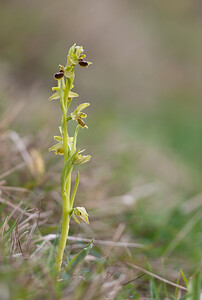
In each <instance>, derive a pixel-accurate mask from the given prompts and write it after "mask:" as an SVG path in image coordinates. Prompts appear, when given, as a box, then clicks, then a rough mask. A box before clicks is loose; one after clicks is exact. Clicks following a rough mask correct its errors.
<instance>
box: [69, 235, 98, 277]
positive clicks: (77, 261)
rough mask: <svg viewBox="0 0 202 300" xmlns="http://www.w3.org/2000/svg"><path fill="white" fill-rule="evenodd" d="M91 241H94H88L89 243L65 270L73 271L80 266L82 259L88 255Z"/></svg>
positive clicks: (91, 244) (91, 245)
mask: <svg viewBox="0 0 202 300" xmlns="http://www.w3.org/2000/svg"><path fill="white" fill-rule="evenodd" d="M93 241H94V239H92V241H90V243H89V244H88V245H87V246H86V247H85V248H83V249H82V250H81V252H79V253H78V254H77V255H76V256H75V257H74V258H73V259H72V260H71V261H70V262H69V263H68V265H67V267H66V268H65V270H68V271H73V270H74V269H75V267H76V266H77V265H78V264H80V263H81V262H82V261H83V260H84V258H85V257H86V256H87V255H88V253H89V252H90V249H91V248H92V247H93Z"/></svg>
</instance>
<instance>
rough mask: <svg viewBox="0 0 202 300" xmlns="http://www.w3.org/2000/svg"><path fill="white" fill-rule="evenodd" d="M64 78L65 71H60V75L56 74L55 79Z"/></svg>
mask: <svg viewBox="0 0 202 300" xmlns="http://www.w3.org/2000/svg"><path fill="white" fill-rule="evenodd" d="M63 77H64V71H63V70H60V71H59V72H58V73H55V74H54V78H55V79H61V78H63Z"/></svg>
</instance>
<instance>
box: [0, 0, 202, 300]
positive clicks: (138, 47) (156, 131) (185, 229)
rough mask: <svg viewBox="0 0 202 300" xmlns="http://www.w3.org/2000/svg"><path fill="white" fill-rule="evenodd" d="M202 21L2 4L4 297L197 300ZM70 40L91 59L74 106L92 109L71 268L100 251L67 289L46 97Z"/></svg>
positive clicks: (186, 13) (177, 8)
mask: <svg viewBox="0 0 202 300" xmlns="http://www.w3.org/2000/svg"><path fill="white" fill-rule="evenodd" d="M97 12H99V13H97ZM201 16H202V15H201V4H200V3H199V1H192V2H191V1H182V0H180V1H179V2H178V3H177V4H176V3H175V1H170V2H169V3H163V4H162V3H161V2H160V1H157V2H156V3H155V4H148V3H146V1H136V2H135V3H134V2H132V1H126V2H121V1H117V2H115V1H111V2H110V3H109V2H107V1H102V2H98V1H97V2H92V1H87V3H85V5H84V4H81V3H80V2H79V1H74V2H71V1H69V2H66V1H60V5H59V6H58V3H55V2H53V1H44V2H43V3H42V2H40V1H35V2H32V3H30V5H27V4H26V1H16V2H15V3H14V2H11V1H10V2H9V1H8V2H7V3H1V4H0V18H1V21H2V23H3V24H4V27H2V28H1V29H0V41H1V57H0V66H1V68H0V145H1V147H0V239H1V246H0V292H1V295H0V299H1V300H10V299H11V300H20V299H30V300H35V299H36V300H39V299H54V300H56V299H70V300H71V299H75V300H80V299H88V300H90V299H115V300H122V299H193V300H199V299H200V290H201V278H200V270H201V269H202V257H201V249H202V236H201V232H202V222H201V220H202V209H201V203H202V194H201V193H202V191H201V180H200V179H201V175H202V171H201V170H202V157H201V149H202V139H201V136H202V134H201V132H202V119H201V108H202V102H201V97H202V93H201V80H200V79H201V67H202V54H201V53H202V51H201V50H202V42H201V41H202V40H201V24H202V19H201ZM73 42H77V43H78V44H82V45H83V46H84V48H85V50H86V53H87V55H88V58H89V60H91V61H92V62H93V65H92V66H91V67H90V68H89V69H88V70H87V71H86V70H79V69H78V70H77V76H78V77H77V78H78V79H77V80H76V83H75V88H76V90H77V91H78V93H79V94H80V98H81V99H80V98H79V100H78V101H79V102H78V101H77V100H75V101H77V102H75V106H76V105H78V103H81V101H83V100H84V102H85V101H86V99H87V101H89V100H90V102H91V108H90V109H89V111H88V127H89V129H88V131H85V132H84V131H82V135H81V137H80V140H79V144H80V145H82V147H84V148H85V149H86V152H88V153H90V154H92V160H91V161H90V163H88V164H86V165H85V166H82V167H81V168H80V169H79V170H80V174H81V179H80V186H79V190H78V195H77V199H76V204H77V205H78V206H85V207H86V208H87V210H88V212H89V215H90V225H87V224H81V225H78V224H76V223H75V222H73V221H72V222H71V230H70V239H69V240H68V243H67V247H66V252H65V259H64V268H65V265H66V264H67V263H68V261H69V260H70V259H71V258H73V257H74V256H75V255H76V254H77V253H78V252H79V251H81V250H82V249H83V247H86V249H87V250H86V251H87V252H88V250H89V249H88V245H89V242H90V241H91V240H92V238H94V243H93V247H92V249H90V252H88V254H87V256H85V259H84V260H83V261H81V262H80V263H78V264H77V265H76V266H74V267H73V268H72V270H71V271H68V272H67V271H66V272H65V271H64V272H63V275H62V278H61V280H60V281H57V280H56V270H55V263H54V257H55V252H56V248H57V244H58V238H57V237H58V234H59V232H60V225H61V224H60V222H61V221H60V220H61V211H62V203H61V196H60V173H61V169H62V158H61V157H56V156H55V155H54V154H52V153H49V152H48V148H49V147H50V146H51V145H52V144H53V138H52V137H53V136H54V135H57V134H58V126H59V123H60V118H61V111H60V108H59V105H58V103H56V102H55V103H49V102H48V98H49V97H50V95H51V87H52V86H53V85H54V81H53V79H52V76H53V74H54V73H55V72H56V71H57V66H58V64H59V63H63V62H64V60H65V58H66V51H67V49H68V48H69V47H70V46H71V45H72V44H73ZM80 145H79V146H80ZM75 178H76V174H75V173H74V174H73V181H75Z"/></svg>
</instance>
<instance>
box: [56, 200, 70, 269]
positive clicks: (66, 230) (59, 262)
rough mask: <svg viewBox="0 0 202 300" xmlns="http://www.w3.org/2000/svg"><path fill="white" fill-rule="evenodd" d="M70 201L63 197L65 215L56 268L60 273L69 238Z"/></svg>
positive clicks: (63, 216)
mask: <svg viewBox="0 0 202 300" xmlns="http://www.w3.org/2000/svg"><path fill="white" fill-rule="evenodd" d="M67 203H68V199H67V197H66V195H63V215H62V232H61V236H60V242H59V246H58V251H57V255H56V259H55V262H56V266H57V268H58V273H59V272H60V270H61V267H62V260H63V254H64V250H65V246H66V241H67V237H68V234H69V221H70V215H69V211H68V208H67Z"/></svg>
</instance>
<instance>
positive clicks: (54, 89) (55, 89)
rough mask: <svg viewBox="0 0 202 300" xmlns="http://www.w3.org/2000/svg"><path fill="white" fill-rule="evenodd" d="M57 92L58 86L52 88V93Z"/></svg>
mask: <svg viewBox="0 0 202 300" xmlns="http://www.w3.org/2000/svg"><path fill="white" fill-rule="evenodd" d="M59 90H60V88H59V86H53V87H52V91H54V92H59Z"/></svg>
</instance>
